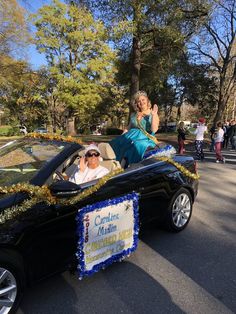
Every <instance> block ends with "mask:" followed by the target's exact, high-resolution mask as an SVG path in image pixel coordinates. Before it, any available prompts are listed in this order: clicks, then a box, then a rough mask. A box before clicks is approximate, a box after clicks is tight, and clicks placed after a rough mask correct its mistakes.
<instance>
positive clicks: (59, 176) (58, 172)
mask: <svg viewBox="0 0 236 314" xmlns="http://www.w3.org/2000/svg"><path fill="white" fill-rule="evenodd" d="M55 175H56V177H57V178H59V180H65V178H64V176H63V174H62V173H61V172H60V171H58V170H57V171H55Z"/></svg>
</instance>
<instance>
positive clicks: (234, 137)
mask: <svg viewBox="0 0 236 314" xmlns="http://www.w3.org/2000/svg"><path fill="white" fill-rule="evenodd" d="M228 136H229V141H230V144H231V146H232V150H235V149H236V125H235V120H231V121H230V127H229V129H228Z"/></svg>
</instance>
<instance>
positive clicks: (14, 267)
mask: <svg viewBox="0 0 236 314" xmlns="http://www.w3.org/2000/svg"><path fill="white" fill-rule="evenodd" d="M2 257H3V258H2ZM24 286H25V284H24V275H23V272H22V269H20V268H19V267H18V261H15V262H14V258H12V259H8V260H6V258H5V254H4V255H3V256H2V254H1V253H0V313H1V314H7V313H14V312H15V310H16V309H17V307H18V305H19V301H20V299H21V297H22V292H23V288H24Z"/></svg>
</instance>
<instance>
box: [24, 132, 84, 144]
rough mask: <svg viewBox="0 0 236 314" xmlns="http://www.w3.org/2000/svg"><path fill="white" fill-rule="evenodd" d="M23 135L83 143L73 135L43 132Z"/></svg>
mask: <svg viewBox="0 0 236 314" xmlns="http://www.w3.org/2000/svg"><path fill="white" fill-rule="evenodd" d="M25 137H31V138H40V139H43V140H49V141H53V140H54V141H61V142H70V143H77V144H83V142H82V141H81V140H80V139H78V138H76V137H73V136H62V135H58V134H43V133H29V134H27V135H25Z"/></svg>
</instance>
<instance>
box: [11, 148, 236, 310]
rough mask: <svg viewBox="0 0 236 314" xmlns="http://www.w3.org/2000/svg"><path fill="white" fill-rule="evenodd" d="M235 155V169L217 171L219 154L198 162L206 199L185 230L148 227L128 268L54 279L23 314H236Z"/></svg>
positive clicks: (28, 299)
mask: <svg viewBox="0 0 236 314" xmlns="http://www.w3.org/2000/svg"><path fill="white" fill-rule="evenodd" d="M230 154H231V157H232V158H231V159H232V160H233V162H232V163H226V164H216V163H214V162H212V161H213V160H214V159H213V155H212V156H210V158H207V161H206V162H203V163H199V173H200V175H201V179H200V186H199V194H198V197H197V200H196V202H195V205H194V213H193V216H192V219H191V221H190V224H189V225H188V227H187V228H186V229H185V230H184V231H182V232H180V233H178V234H170V233H168V232H165V231H163V230H160V229H158V228H156V226H155V225H152V226H148V227H146V228H145V230H144V232H143V233H142V235H141V239H140V241H139V246H138V249H137V251H136V252H135V253H133V254H132V255H131V256H130V257H129V258H127V259H126V260H125V261H123V262H121V263H115V264H113V265H112V266H110V267H109V268H107V269H105V270H103V271H100V272H99V273H97V274H95V275H93V276H92V277H90V278H86V279H83V280H82V281H79V280H78V279H77V277H76V276H75V275H71V274H70V273H68V272H65V273H63V274H62V275H57V276H55V277H52V278H50V279H48V280H46V281H44V282H42V283H40V284H38V285H37V286H35V287H33V288H32V289H29V290H28V291H27V292H26V294H25V297H24V299H23V302H22V304H21V306H20V309H19V310H18V312H17V314H22V313H24V314H51V313H57V314H62V313H65V314H77V313H79V314H85V313H89V314H103V313H104V314H105V313H112V314H116V313H135V314H139V313H140V314H141V313H149V314H150V313H155V314H157V313H194V314H198V313H199V314H205V313H206V314H211V313H214V314H215V313H236V267H235V265H236V224H235V221H236V205H235V203H236V202H235V201H236V194H235V191H236V175H235V174H236V155H235V152H232V153H230ZM208 157H209V154H208ZM234 158H235V159H234ZM234 161H235V162H234Z"/></svg>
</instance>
